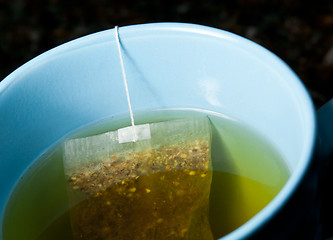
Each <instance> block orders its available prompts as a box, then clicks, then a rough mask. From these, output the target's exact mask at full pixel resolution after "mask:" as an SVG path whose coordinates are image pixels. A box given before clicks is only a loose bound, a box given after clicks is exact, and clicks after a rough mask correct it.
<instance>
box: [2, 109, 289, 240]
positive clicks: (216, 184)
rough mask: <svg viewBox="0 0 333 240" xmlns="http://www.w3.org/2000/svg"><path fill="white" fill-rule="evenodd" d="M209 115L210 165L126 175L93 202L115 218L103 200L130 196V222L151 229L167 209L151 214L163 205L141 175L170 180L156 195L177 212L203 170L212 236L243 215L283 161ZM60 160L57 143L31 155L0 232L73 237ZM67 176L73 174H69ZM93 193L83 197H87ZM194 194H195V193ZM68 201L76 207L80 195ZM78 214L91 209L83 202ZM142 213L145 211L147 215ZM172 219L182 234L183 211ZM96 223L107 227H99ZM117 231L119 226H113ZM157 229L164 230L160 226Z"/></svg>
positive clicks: (149, 118) (168, 115) (271, 193)
mask: <svg viewBox="0 0 333 240" xmlns="http://www.w3.org/2000/svg"><path fill="white" fill-rule="evenodd" d="M202 115H207V113H206V112H198V111H184V110H182V111H176V110H172V111H171V110H163V111H154V112H151V113H148V114H147V113H143V114H141V115H140V114H138V115H137V121H138V123H140V122H142V123H145V122H159V121H166V120H172V119H179V118H187V117H193V116H202ZM209 118H210V120H211V122H212V146H211V159H212V170H209V171H200V170H196V171H182V170H180V171H176V172H172V171H170V172H161V173H157V174H151V175H147V176H145V177H142V178H141V177H140V178H138V179H136V178H132V179H129V180H126V181H124V182H119V183H117V184H114V185H112V186H110V188H108V189H107V191H106V192H105V194H106V196H107V197H105V198H104V197H100V198H99V200H98V204H100V205H101V206H102V205H103V207H105V208H106V209H107V207H110V208H109V211H110V212H112V214H115V215H116V217H117V218H119V219H121V216H118V215H117V209H116V208H115V207H112V204H111V203H112V202H116V203H118V204H119V205H118V207H119V208H124V205H121V204H122V203H124V202H123V201H120V199H127V200H126V202H127V203H130V204H131V205H130V208H129V209H131V211H134V210H135V211H137V214H136V216H138V217H137V218H135V219H134V220H135V222H136V223H138V224H140V222H144V221H146V222H147V224H148V223H149V224H151V226H152V228H151V229H152V234H153V231H154V230H153V229H155V226H160V227H161V228H162V229H163V226H164V225H163V224H164V223H165V221H169V220H167V216H166V217H164V218H163V217H154V211H155V209H156V208H158V209H163V206H162V205H161V204H160V205H157V204H154V202H153V200H152V199H153V194H154V192H153V191H151V188H150V187H147V186H146V184H143V185H142V184H141V183H144V182H150V183H151V182H158V181H171V182H173V184H171V185H168V186H169V187H168V188H167V189H163V188H162V189H161V191H165V194H163V195H164V199H163V200H162V201H161V202H160V203H163V201H165V202H167V203H168V205H169V206H172V207H173V211H184V212H185V211H191V209H192V208H195V205H194V204H193V205H191V204H186V202H188V201H191V199H188V198H189V196H197V195H195V194H197V193H195V192H193V189H192V188H191V185H194V184H190V183H197V182H200V181H205V179H206V177H208V178H209V176H212V183H211V189H210V194H209V209H208V210H207V215H208V221H209V227H210V229H211V232H212V233H213V238H214V239H218V238H220V237H222V236H224V235H226V234H228V233H230V232H231V231H233V230H235V229H236V228H238V227H239V226H241V225H242V224H244V223H245V222H246V221H248V220H249V219H250V218H251V217H253V216H254V215H255V214H256V213H258V212H259V211H260V210H261V209H262V208H264V207H265V206H266V205H267V204H268V203H269V202H270V201H271V200H272V199H273V198H274V197H275V196H276V194H277V193H278V192H279V191H280V190H281V188H282V187H283V185H284V184H285V183H286V181H287V179H288V177H289V171H288V168H287V166H286V165H285V163H284V161H283V159H282V157H281V156H280V155H279V154H278V153H277V152H276V151H275V149H274V148H273V147H272V146H271V145H270V143H268V142H267V141H266V140H265V138H263V137H262V136H261V135H260V134H259V133H258V132H255V131H253V130H251V129H250V128H249V127H248V126H246V125H244V124H242V123H240V122H238V121H236V120H234V119H231V118H227V117H224V116H221V115H217V114H209ZM126 124H128V123H127V122H126V121H125V120H124V118H121V117H119V118H112V119H108V120H106V121H103V122H100V123H98V124H95V125H93V126H91V127H88V128H85V129H82V130H80V131H78V132H76V133H75V134H74V135H73V137H82V136H88V135H95V134H99V133H103V132H106V131H109V130H112V129H118V128H120V127H123V126H125V125H126ZM62 161H63V160H62V152H61V149H60V148H54V149H52V150H50V151H49V152H48V153H47V154H45V155H44V156H42V157H41V158H40V159H38V160H36V162H35V163H34V165H33V166H31V168H30V169H29V170H27V171H26V173H25V174H24V175H23V177H22V179H21V181H19V183H18V184H17V187H16V188H15V190H14V192H13V193H12V196H11V199H10V200H9V202H8V205H7V209H6V213H5V219H4V225H3V235H4V240H20V239H24V240H43V239H45V240H46V239H47V240H52V239H57V240H58V239H64V240H71V239H73V232H72V228H71V225H70V217H69V210H70V209H69V205H68V198H67V193H66V183H65V176H64V169H63V163H62ZM149 178H150V179H149ZM151 179H156V181H151ZM178 179H179V180H178ZM75 180H76V179H75V178H74V179H73V181H75ZM157 180H158V181H157ZM180 180H183V181H180ZM180 182H182V185H181V184H180ZM143 186H144V187H143ZM97 195H98V194H97ZM139 196H145V197H147V201H146V202H145V203H146V204H143V205H142V209H139V208H137V209H136V207H135V202H136V200H137V199H138V198H139V199H142V198H141V197H139ZM93 197H94V196H92V197H91V198H87V199H86V200H84V201H87V202H88V204H89V201H90V200H91V199H92V198H93ZM197 198H199V199H200V196H198V197H197ZM131 200H132V202H131ZM111 201H112V202H111ZM171 202H172V204H171ZM155 205H156V206H155ZM72 208H80V203H78V204H77V205H74V206H72ZM140 211H142V212H140ZM81 214H82V215H84V214H91V213H89V212H85V211H84V210H83V211H82V212H81ZM105 214H107V212H106V213H105ZM147 215H149V216H151V217H150V218H149V217H148V218H147ZM94 219H95V220H94V221H100V222H101V224H102V223H103V216H95V218H94ZM134 220H133V221H134ZM174 223H175V225H176V226H179V231H178V233H179V234H181V233H182V232H183V234H184V235H185V234H190V233H189V232H188V231H189V229H187V228H185V227H183V226H184V220H183V219H178V220H175V221H174ZM87 224H88V225H89V223H87ZM131 224H133V225H134V223H133V222H132V223H128V229H127V230H126V231H128V232H129V231H131V230H130V229H131V228H132V227H134V228H135V227H138V226H137V225H135V226H132V225H131ZM18 229H19V230H18ZM104 230H105V231H108V229H107V228H105V229H104ZM119 231H123V230H122V229H119ZM163 231H164V232H167V230H163ZM167 234H170V239H181V237H182V236H181V235H177V236H172V234H174V233H173V232H172V231H169V232H168V233H167ZM143 238H144V237H142V238H141V239H143ZM192 239H196V237H193V238H192Z"/></svg>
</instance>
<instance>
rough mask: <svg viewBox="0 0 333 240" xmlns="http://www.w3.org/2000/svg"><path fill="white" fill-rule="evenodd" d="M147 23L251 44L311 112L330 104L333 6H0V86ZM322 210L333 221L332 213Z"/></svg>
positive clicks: (258, 0)
mask: <svg viewBox="0 0 333 240" xmlns="http://www.w3.org/2000/svg"><path fill="white" fill-rule="evenodd" d="M151 22H188V23H197V24H202V25H207V26H211V27H216V28H220V29H224V30H227V31H230V32H233V33H236V34H238V35H241V36H243V37H245V38H248V39H250V40H253V41H255V42H257V43H259V44H260V45H262V46H264V47H266V48H267V49H269V50H270V51H272V52H273V53H275V54H276V55H278V56H279V57H280V58H282V59H283V60H284V61H285V62H286V63H287V64H288V65H289V66H290V67H291V68H292V69H293V70H294V71H295V72H296V74H297V75H298V76H299V77H300V78H301V80H302V81H303V83H304V85H305V86H306V88H307V89H308V91H309V92H310V94H311V97H312V99H313V102H314V104H315V106H316V107H317V108H319V107H320V106H321V105H323V104H324V103H325V102H327V101H328V100H329V99H331V98H333V0H325V1H320V0H316V1H314V0H312V1H310V0H224V1H223V0H201V1H197V0H192V1H191V0H169V1H162V0H150V1H149V0H136V1H129V0H118V1H115V0H67V1H64V0H0V80H2V79H3V78H5V77H6V76H7V75H8V74H10V73H11V72H12V71H14V70H15V69H16V68H18V67H19V66H21V65H22V64H24V63H25V62H27V61H28V60H30V59H32V58H34V57H36V56H37V55H39V54H41V53H43V52H45V51H47V50H49V49H51V48H53V47H56V46H58V45H60V44H62V43H65V42H68V41H70V40H73V39H75V38H78V37H81V36H84V35H87V34H90V33H94V32H97V31H101V30H106V29H109V28H113V27H114V26H115V25H119V26H125V25H131V24H139V23H151ZM326 192H327V191H326ZM327 199H328V198H327ZM330 199H331V198H330ZM332 201H333V200H332ZM326 202H327V203H326V204H327V205H331V203H328V201H326ZM324 212H326V213H327V214H324V215H325V217H326V218H327V219H333V217H332V215H333V209H332V208H330V209H329V211H327V210H326V208H325V209H324ZM331 225H332V226H331ZM325 226H326V231H324V236H325V237H328V236H329V235H333V221H332V220H330V222H327V223H326V225H325ZM330 229H331V230H330ZM324 230H325V228H324ZM327 230H328V231H327Z"/></svg>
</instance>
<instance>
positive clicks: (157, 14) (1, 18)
mask: <svg viewBox="0 0 333 240" xmlns="http://www.w3.org/2000/svg"><path fill="white" fill-rule="evenodd" d="M150 22H189V23H197V24H203V25H207V26H212V27H216V28H220V29H224V30H227V31H231V32H233V33H236V34H238V35H241V36H243V37H246V38H248V39H251V40H253V41H255V42H257V43H259V44H261V45H262V46H264V47H266V48H267V49H269V50H271V51H272V52H273V53H275V54H276V55H278V56H279V57H280V58H282V59H283V60H284V61H285V62H286V63H287V64H288V65H289V66H290V67H291V68H292V69H293V70H294V71H295V72H296V74H297V75H298V76H299V77H300V78H301V80H302V81H303V82H304V84H305V86H306V87H307V89H308V90H309V92H310V94H311V96H312V99H313V101H314V103H315V105H316V107H317V108H318V107H320V106H321V105H322V104H323V103H325V102H326V101H328V100H329V99H331V98H332V97H333V1H331V0H326V1H320V0H317V1H314V0H312V1H309V0H267V1H266V0H226V1H223V0H202V1H195V0H194V1H190V0H169V1H161V0H150V1H149V0H137V1H129V0H119V1H115V0H67V1H61V0H0V61H1V62H0V79H1V80H2V79H3V78H5V77H6V76H7V75H8V74H9V73H11V72H12V71H13V70H15V69H16V68H17V67H19V66H20V65H22V64H23V63H25V62H27V61H28V60H30V59H32V58H33V57H35V56H37V55H39V54H40V53H42V52H45V51H47V50H49V49H51V48H53V47H55V46H58V45H59V44H62V43H65V42H67V41H69V40H72V39H75V38H78V37H81V36H84V35H87V34H90V33H94V32H97V31H101V30H105V29H109V28H113V27H114V26H115V25H119V26H124V25H130V24H138V23H150Z"/></svg>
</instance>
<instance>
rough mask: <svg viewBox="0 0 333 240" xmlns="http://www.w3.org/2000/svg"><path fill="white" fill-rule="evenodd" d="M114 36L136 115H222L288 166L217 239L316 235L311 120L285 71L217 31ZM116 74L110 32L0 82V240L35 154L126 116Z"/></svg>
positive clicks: (128, 31)
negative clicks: (256, 206)
mask: <svg viewBox="0 0 333 240" xmlns="http://www.w3.org/2000/svg"><path fill="white" fill-rule="evenodd" d="M119 34H120V39H121V43H122V46H123V48H124V53H125V59H124V61H125V66H126V71H127V78H128V81H129V85H130V86H131V87H130V88H131V89H135V91H132V92H131V99H132V104H133V106H132V107H133V109H135V110H136V111H147V110H151V109H160V108H186V109H192V108H194V109H205V110H208V111H213V112H218V113H223V114H224V115H229V116H232V117H234V118H236V119H240V120H241V121H243V122H245V123H246V124H247V125H249V126H250V127H252V128H253V129H255V130H257V131H258V132H259V133H261V134H262V135H263V136H265V137H266V138H267V139H268V140H269V141H270V142H271V143H272V144H273V145H274V146H275V148H276V149H277V151H278V152H280V153H281V155H282V156H283V157H284V159H285V160H286V163H287V165H288V166H289V168H290V170H291V176H290V178H289V180H288V182H287V183H286V184H285V186H284V187H283V189H282V190H281V191H280V192H279V194H278V195H277V196H276V197H275V198H274V199H273V200H272V201H271V202H270V203H269V204H268V205H267V206H266V207H265V208H264V209H263V210H262V211H260V212H259V213H258V214H257V215H255V216H254V217H253V218H252V219H250V220H249V221H248V222H246V223H245V224H244V225H242V226H241V227H239V228H238V229H236V230H235V231H233V232H231V233H230V234H228V235H227V236H225V237H223V238H222V239H252V238H253V239H275V238H276V239H289V238H293V239H295V238H297V236H298V237H302V236H312V237H313V238H315V237H316V236H319V235H320V230H318V228H317V226H318V224H317V220H318V219H317V217H318V216H316V213H317V209H315V208H314V207H313V206H314V204H316V203H317V197H316V191H317V188H316V179H317V178H316V171H315V169H316V168H315V166H314V165H316V162H315V161H313V159H314V158H313V155H314V147H315V144H316V116H315V111H314V107H313V104H312V102H311V100H310V97H309V95H308V93H307V91H306V90H305V88H304V86H303V85H302V83H301V82H300V80H299V79H298V77H297V76H296V75H295V74H294V73H293V72H292V70H291V69H290V68H289V67H288V66H287V65H286V64H285V63H284V62H282V61H281V60H280V59H279V58H278V57H276V56H275V55H273V54H272V53H270V52H269V51H267V50H266V49H264V48H262V47H260V46H258V45H257V44H255V43H253V42H251V41H249V40H246V39H244V38H242V37H239V36H237V35H235V34H232V33H229V32H226V31H222V30H218V29H214V28H209V27H204V26H199V25H192V24H180V23H154V24H144V25H134V26H128V27H122V28H120V29H119ZM120 69H121V68H120V62H119V56H118V53H117V46H116V40H115V32H114V29H111V30H107V31H103V32H98V33H96V34H92V35H89V36H86V37H82V38H79V39H77V40H74V41H71V42H69V43H66V44H64V45H61V46H59V47H56V48H54V49H52V50H50V51H48V52H46V53H44V54H42V55H40V56H38V57H36V58H34V59H33V60H31V61H29V62H28V63H26V64H24V65H23V66H21V67H20V68H18V69H17V70H16V71H14V72H13V73H12V74H10V75H9V76H8V77H7V78H5V79H4V80H3V81H2V82H1V84H0V142H1V145H0V171H1V173H0V189H1V191H0V217H1V218H0V220H1V221H0V223H1V225H0V232H1V235H0V238H2V236H3V235H2V234H3V231H2V230H3V229H2V227H3V224H2V223H3V220H4V212H5V209H6V204H7V202H8V199H9V197H10V195H11V192H12V191H13V189H14V188H15V186H16V184H17V183H18V182H19V180H20V178H21V176H23V175H24V173H25V172H26V170H27V169H29V167H30V166H31V165H32V164H33V163H34V161H35V160H36V159H38V157H39V156H41V155H42V154H43V153H45V152H46V151H47V150H48V149H50V148H52V146H54V145H55V144H56V143H57V142H59V141H60V140H61V139H63V137H64V136H66V135H67V134H69V133H70V132H72V131H73V130H75V129H78V128H80V127H82V126H85V125H89V124H91V123H93V122H96V121H99V120H101V119H105V118H108V117H110V116H113V115H118V114H124V113H127V112H128V106H127V103H126V101H125V100H124V99H126V96H125V91H124V88H123V82H122V80H121V79H122V75H121V70H120ZM325 112H326V111H325ZM332 112H333V111H332ZM324 115H325V114H324ZM324 118H326V116H325V117H324ZM331 119H333V118H331ZM323 141H324V142H325V141H326V140H323ZM326 148H327V149H329V148H330V146H328V147H326ZM306 224H310V225H311V227H309V228H307V229H304V226H305V225H306ZM310 225H309V226H310ZM302 234H303V235H302ZM295 236H296V237H295ZM4 240H6V239H4Z"/></svg>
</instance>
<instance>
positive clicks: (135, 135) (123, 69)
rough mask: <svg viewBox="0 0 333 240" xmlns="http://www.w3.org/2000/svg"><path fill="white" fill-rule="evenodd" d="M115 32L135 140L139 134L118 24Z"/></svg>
mask: <svg viewBox="0 0 333 240" xmlns="http://www.w3.org/2000/svg"><path fill="white" fill-rule="evenodd" d="M115 34H116V40H117V47H118V52H119V58H120V65H121V72H122V75H123V80H124V85H125V91H126V97H127V103H128V108H129V112H130V117H131V124H132V131H133V136H134V139H133V140H134V142H135V141H136V140H137V138H138V136H137V133H136V129H135V124H134V116H133V111H132V105H131V99H130V95H129V91H128V85H127V79H126V72H125V66H124V61H123V56H122V53H121V47H120V40H119V31H118V26H115Z"/></svg>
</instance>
